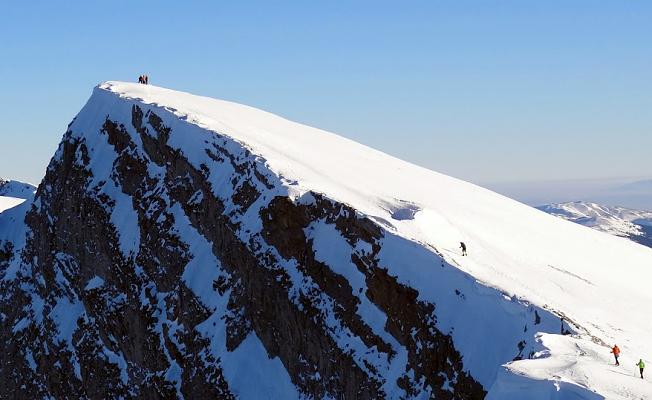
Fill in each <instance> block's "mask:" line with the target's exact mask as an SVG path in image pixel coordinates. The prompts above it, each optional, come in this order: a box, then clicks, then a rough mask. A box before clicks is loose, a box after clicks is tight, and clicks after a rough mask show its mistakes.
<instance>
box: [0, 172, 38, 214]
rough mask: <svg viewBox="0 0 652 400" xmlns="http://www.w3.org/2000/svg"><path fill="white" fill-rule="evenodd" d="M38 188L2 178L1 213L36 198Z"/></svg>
mask: <svg viewBox="0 0 652 400" xmlns="http://www.w3.org/2000/svg"><path fill="white" fill-rule="evenodd" d="M35 191H36V187H34V186H33V185H30V184H29V183H23V182H18V181H13V180H3V179H1V178H0V212H3V211H4V210H6V209H9V208H12V207H15V206H17V205H18V204H20V203H22V202H23V201H25V200H27V199H31V198H33V197H34V192H35Z"/></svg>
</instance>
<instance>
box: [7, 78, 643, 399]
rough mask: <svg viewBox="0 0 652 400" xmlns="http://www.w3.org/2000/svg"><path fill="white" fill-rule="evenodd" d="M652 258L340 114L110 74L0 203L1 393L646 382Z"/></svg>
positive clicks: (388, 391)
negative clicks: (347, 134)
mask: <svg viewBox="0 0 652 400" xmlns="http://www.w3.org/2000/svg"><path fill="white" fill-rule="evenodd" d="M30 111H31V112H34V113H37V112H38V110H30ZM460 242H465V243H466V245H467V248H468V256H462V254H461V252H460V249H459V247H460ZM651 266H652V249H649V248H646V247H644V246H640V245H638V244H635V243H632V242H631V241H628V240H622V239H621V238H617V237H613V236H610V235H607V234H604V233H602V232H598V231H595V230H591V229H587V228H585V227H583V226H579V225H578V224H574V223H571V222H568V221H564V220H562V219H559V218H556V217H553V216H551V215H548V214H546V213H544V212H541V211H539V210H536V209H533V208H532V207H529V206H526V205H524V204H522V203H519V202H517V201H514V200H511V199H509V198H506V197H504V196H501V195H499V194H497V193H494V192H491V191H489V190H486V189H483V188H481V187H478V186H475V185H473V184H470V183H468V182H464V181H461V180H458V179H455V178H451V177H449V176H446V175H443V174H439V173H436V172H433V171H430V170H427V169H425V168H421V167H418V166H415V165H413V164H410V163H408V162H405V161H402V160H399V159H397V158H394V157H391V156H389V155H387V154H384V153H382V152H379V151H376V150H373V149H370V148H368V147H366V146H363V145H361V144H359V143H356V142H353V141H351V140H348V139H345V138H343V137H340V136H337V135H335V134H333V133H330V132H326V131H322V130H319V129H315V128H311V127H308V126H305V125H301V124H298V123H294V122H292V121H288V120H286V119H283V118H281V117H278V116H276V115H273V114H270V113H268V112H265V111H261V110H257V109H255V108H252V107H248V106H244V105H240V104H235V103H231V102H227V101H222V100H216V99H211V98H206V97H199V96H194V95H191V94H188V93H183V92H178V91H173V90H169V89H164V88H159V87H154V86H145V85H138V84H131V83H124V82H106V83H103V84H101V85H99V86H98V87H96V88H95V89H94V91H93V94H92V96H91V97H90V99H89V100H88V102H87V103H86V105H85V106H84V107H83V108H82V110H81V111H80V112H79V114H78V115H77V116H76V117H75V119H74V120H73V121H72V122H71V124H70V125H69V127H68V129H67V130H66V132H65V134H64V135H63V137H62V140H61V143H60V145H59V147H58V149H57V151H56V153H55V154H54V156H53V157H52V159H51V161H50V164H49V166H48V168H47V171H46V175H45V178H44V179H43V181H42V182H41V183H40V184H39V189H38V191H37V193H36V196H35V198H34V199H33V201H31V202H25V203H23V204H21V205H20V206H18V207H14V208H12V209H9V210H6V211H5V212H2V213H0V289H1V291H0V318H1V321H0V322H1V323H0V342H1V343H2V344H3V351H1V352H0V398H18V399H20V398H25V399H33V398H187V399H193V398H218V399H381V398H382V399H397V400H398V399H401V400H402V399H415V400H416V399H423V400H425V399H443V400H453V399H455V400H471V399H473V400H475V399H484V398H486V399H489V400H523V399H529V400H550V399H556V400H571V399H572V400H578V399H587V400H598V399H610V400H625V399H628V400H633V399H636V400H640V399H644V398H645V399H650V398H652V382H651V381H648V380H641V379H640V378H638V377H637V371H636V370H635V367H634V363H635V362H637V361H638V359H639V358H640V357H643V358H645V359H648V358H650V359H652V341H651V340H650V332H652V319H650V318H649V310H648V309H647V307H646V306H647V305H648V304H652V290H650V287H649V284H650V282H651V281H652V268H650V267H651ZM562 318H563V322H562ZM562 324H563V325H562ZM562 330H563V331H564V332H565V333H566V332H569V333H571V334H569V335H562V334H561V333H562ZM614 343H617V344H619V345H620V348H621V349H622V355H621V364H622V367H620V368H617V367H614V366H612V356H611V355H610V353H609V351H610V346H611V345H613V344H614Z"/></svg>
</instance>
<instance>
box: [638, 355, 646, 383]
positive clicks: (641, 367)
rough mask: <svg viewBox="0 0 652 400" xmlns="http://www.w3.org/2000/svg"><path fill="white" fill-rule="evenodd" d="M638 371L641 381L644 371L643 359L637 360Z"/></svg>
mask: <svg viewBox="0 0 652 400" xmlns="http://www.w3.org/2000/svg"><path fill="white" fill-rule="evenodd" d="M636 366H637V367H638V369H639V370H640V371H641V379H643V369H645V363H644V362H643V359H642V358H641V359H639V360H638V363H637V364H636Z"/></svg>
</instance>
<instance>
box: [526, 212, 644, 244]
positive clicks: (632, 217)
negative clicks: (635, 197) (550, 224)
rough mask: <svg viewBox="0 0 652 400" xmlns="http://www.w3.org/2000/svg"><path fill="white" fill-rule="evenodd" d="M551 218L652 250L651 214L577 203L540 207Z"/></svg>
mask: <svg viewBox="0 0 652 400" xmlns="http://www.w3.org/2000/svg"><path fill="white" fill-rule="evenodd" d="M537 208H538V209H539V210H542V211H545V212H547V213H548V214H552V215H555V216H557V217H560V218H563V219H566V220H568V221H572V222H576V223H578V224H581V225H584V226H588V227H591V228H594V229H597V230H599V231H602V232H606V233H609V234H612V235H615V236H621V237H625V238H628V239H631V240H633V241H635V242H637V243H640V244H642V245H645V246H648V247H652V211H642V210H632V209H629V208H624V207H610V206H605V205H600V204H596V203H591V202H584V201H574V202H568V203H557V204H547V205H544V206H540V207H537Z"/></svg>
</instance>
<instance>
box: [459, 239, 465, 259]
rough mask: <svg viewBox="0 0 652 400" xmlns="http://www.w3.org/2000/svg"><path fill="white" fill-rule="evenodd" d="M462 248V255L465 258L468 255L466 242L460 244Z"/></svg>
mask: <svg viewBox="0 0 652 400" xmlns="http://www.w3.org/2000/svg"><path fill="white" fill-rule="evenodd" d="M460 248H461V249H462V255H463V256H465V255H466V245H465V244H464V242H460Z"/></svg>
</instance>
